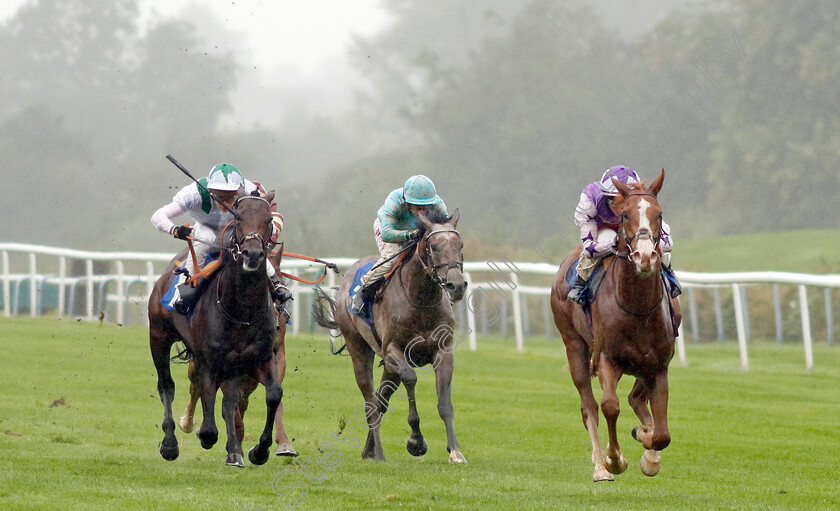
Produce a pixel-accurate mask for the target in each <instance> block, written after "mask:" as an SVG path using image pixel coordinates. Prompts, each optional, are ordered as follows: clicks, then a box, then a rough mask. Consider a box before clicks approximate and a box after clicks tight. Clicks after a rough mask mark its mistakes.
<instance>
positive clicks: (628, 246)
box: [613, 192, 662, 260]
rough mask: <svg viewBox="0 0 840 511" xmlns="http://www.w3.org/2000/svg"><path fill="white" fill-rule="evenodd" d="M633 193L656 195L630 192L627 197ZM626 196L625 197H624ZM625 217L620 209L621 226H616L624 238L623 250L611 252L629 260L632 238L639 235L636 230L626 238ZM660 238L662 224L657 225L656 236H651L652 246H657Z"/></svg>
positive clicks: (620, 235)
mask: <svg viewBox="0 0 840 511" xmlns="http://www.w3.org/2000/svg"><path fill="white" fill-rule="evenodd" d="M634 195H650V196H651V197H653V198H654V199H656V195H654V194H652V193H650V192H632V193H628V194H627V197H633V196H634ZM627 197H625V199H626V198H627ZM626 219H627V216H626V213H625V212H624V211H622V212H621V226H620V227H619V228H618V230H619V238H620V239H623V240H624V249H625V251H624V252H619V251H618V250H614V251H613V252H614V253H615V255H616V256H617V257H623V258H626V259H628V260H629V259H630V254H632V253H633V246H632V245H633V240H635V239H636V238H637V237H638V236H639V232H638V231H636V232H635V233H634V234H633V236H630V237H629V238H628V237H627V233H626V232H625V230H624V221H625V220H626ZM660 238H662V226H661V225H660V227H659V233H658V234H657V235H656V236H654V237H653V246H654V247H658V246H659V240H660ZM639 239H645V238H639Z"/></svg>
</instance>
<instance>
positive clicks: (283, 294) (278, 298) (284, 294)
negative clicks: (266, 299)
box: [271, 274, 294, 307]
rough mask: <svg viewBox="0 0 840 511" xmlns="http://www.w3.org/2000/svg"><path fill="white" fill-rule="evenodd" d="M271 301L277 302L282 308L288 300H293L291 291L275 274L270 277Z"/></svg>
mask: <svg viewBox="0 0 840 511" xmlns="http://www.w3.org/2000/svg"><path fill="white" fill-rule="evenodd" d="M271 299H272V300H274V301H275V302H278V305H279V306H280V307H283V305H285V304H286V302H288V301H289V300H294V298H292V290H291V289H289V288H288V287H287V286H286V284H284V283H283V279H281V278H280V276H279V275H277V274H275V275H273V276H272V277H271Z"/></svg>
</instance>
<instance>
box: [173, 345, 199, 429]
mask: <svg viewBox="0 0 840 511" xmlns="http://www.w3.org/2000/svg"><path fill="white" fill-rule="evenodd" d="M187 377H189V379H190V402H189V403H187V409H186V410H184V415H182V416H181V418H180V419H178V426H179V427H180V428H181V431H183V432H184V433H192V431H193V429H195V405H196V403H198V390H197V389H196V386H195V383H194V382H193V378H195V362H192V361H190V365H189V367H188V368H187Z"/></svg>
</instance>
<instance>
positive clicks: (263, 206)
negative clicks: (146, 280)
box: [149, 192, 283, 467]
mask: <svg viewBox="0 0 840 511" xmlns="http://www.w3.org/2000/svg"><path fill="white" fill-rule="evenodd" d="M273 198H274V192H270V193H269V194H268V195H267V196H265V197H260V196H254V195H246V196H241V197H240V198H239V199H238V200H237V201H236V204H235V206H234V208H233V210H232V211H233V213H234V215H235V218H236V219H235V220H234V221H233V222H232V223H231V224H230V225H229V226H228V227H227V228H226V230H225V233H224V234H223V236H222V239H223V245H224V246H223V247H222V259H221V269H220V270H218V271H217V272H216V274H215V275H213V276H212V277H211V278H212V280H210V281H209V282H208V284H207V288H206V290H205V292H204V294H202V295H201V297H200V298H199V300H198V303H197V304H196V307H195V310H194V311H193V313H192V315H191V316H190V317H185V316H182V315H181V314H178V313H175V312H173V311H170V310H168V309H166V308H164V307H163V306H162V305H161V297H162V296H163V295H164V294H165V293H166V291H167V289H168V288H169V285H170V283H171V280H172V278H173V270H174V268H175V265H174V261H173V263H170V265H169V267H168V268H167V269H166V271H165V272H164V274H163V275H162V276H161V277H160V279H158V281H157V283H156V284H155V287H154V290H153V291H152V294H151V296H150V298H149V344H150V348H151V352H152V359H153V360H154V363H155V369H156V370H157V373H158V392H159V393H160V399H161V402H162V403H163V408H164V417H163V424H162V428H163V431H164V438H163V441H162V442H161V445H160V454H161V456H163V458H164V459H166V460H174V459H176V458H177V457H178V454H179V449H178V440H177V439H176V437H175V421H174V420H173V419H172V401H173V399H174V396H175V382H174V381H173V380H172V375H171V373H170V368H169V364H170V351H171V348H172V344H174V343H175V342H177V341H183V342H184V345H185V346H186V348H187V352H188V354H189V355H190V358H191V360H193V361H194V362H195V374H194V375H193V381H195V382H196V384H197V386H198V391H199V394H200V396H201V408H202V411H203V421H202V423H201V427H200V428H199V429H198V437H199V439H200V440H201V446H202V447H204V448H205V449H210V448H212V447H213V445H215V443H216V442H217V440H218V437H219V432H218V429H217V428H216V418H215V404H216V391H217V389H218V388H221V389H222V395H223V398H222V417H223V418H224V421H225V427H226V429H227V445H226V448H227V453H228V454H227V458H226V460H225V463H226V464H228V465H232V466H238V467H242V466H244V458H243V455H242V442H241V440H240V438H239V436H238V435H237V429H236V415H237V412H238V411H239V403H240V399H241V395H242V392H241V388H242V386H243V384H245V383H246V382H247V381H249V380H256V381H259V382H260V383H262V384H263V385H264V386H265V389H266V398H265V399H266V406H267V415H266V422H265V427H264V429H263V432H262V435H261V436H260V440H259V443H258V444H257V445H256V446H254V447H253V448H252V449H251V451H250V452H249V453H248V458H249V459H250V461H251V463H254V464H255V465H262V464H263V463H265V462H266V461H268V458H269V448H270V447H271V444H272V435H271V433H272V426H273V424H274V417H275V415H276V413H277V409H278V407H279V405H280V401H281V399H282V397H283V389H282V387H281V386H280V383H279V381H278V377H277V357H276V355H275V353H274V349H273V348H274V341H275V325H276V319H275V314H274V312H273V309H274V304H273V303H272V301H271V297H270V293H269V280H268V278H267V276H266V266H265V265H266V254H267V252H268V243H269V236H270V235H271V230H272V227H271V222H272V216H271V210H270V202H271V200H272V199H273Z"/></svg>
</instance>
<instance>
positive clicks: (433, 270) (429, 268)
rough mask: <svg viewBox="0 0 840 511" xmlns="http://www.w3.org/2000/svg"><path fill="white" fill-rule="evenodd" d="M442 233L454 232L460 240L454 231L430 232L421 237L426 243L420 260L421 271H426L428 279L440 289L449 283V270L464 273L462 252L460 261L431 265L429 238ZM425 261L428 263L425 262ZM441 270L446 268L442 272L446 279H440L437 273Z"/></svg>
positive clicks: (440, 230)
mask: <svg viewBox="0 0 840 511" xmlns="http://www.w3.org/2000/svg"><path fill="white" fill-rule="evenodd" d="M444 232H454V233H455V234H456V235H457V236H458V238H459V239H460V238H461V233H459V232H458V231H456V230H455V229H438V230H436V231H432V232H430V233H428V234H426V236H424V237H423V241H424V242H426V250H425V257H421V258H420V261H421V262H422V263H423V269H424V270H426V273H427V274H428V275H429V277H430V278H431V279H432V280H433V281H435V282H436V283H437V284H438V285H439V286H440V287H444V286H446V284H447V282H448V281H449V276H448V275H449V270H450V269H452V268H458V269H459V270H461V272H462V273H463V272H464V254H463V252H462V253H461V260H460V261H456V260H454V259H453V260H450V261H447V262H445V263H439V264H432V263H433V261H434V259H433V258H432V246H431V245H430V244H429V238H431V237H432V236H433V235H435V234H440V233H444ZM427 260H428V261H429V262H426V261H427ZM441 268H446V271H445V272H444V275H445V276H446V278H442V277H441V276H440V274H439V273H438V270H440V269H441Z"/></svg>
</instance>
